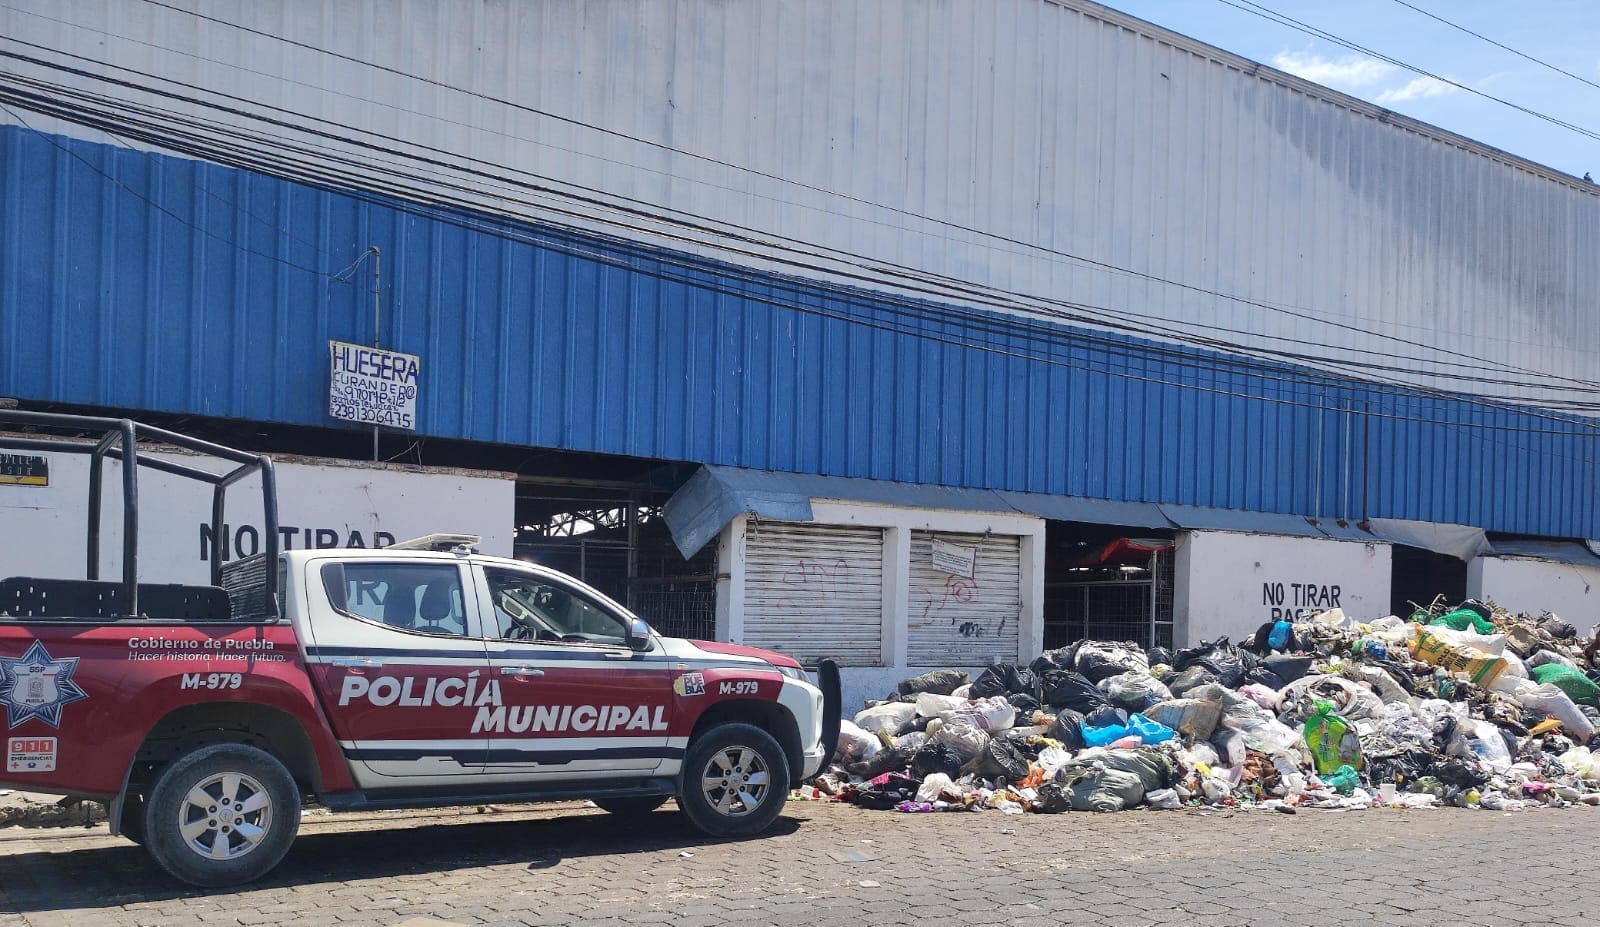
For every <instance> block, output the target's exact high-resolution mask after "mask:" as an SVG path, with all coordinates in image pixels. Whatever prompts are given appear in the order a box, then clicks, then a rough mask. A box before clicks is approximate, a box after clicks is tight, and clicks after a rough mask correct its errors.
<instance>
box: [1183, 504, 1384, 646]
mask: <svg viewBox="0 0 1600 927" xmlns="http://www.w3.org/2000/svg"><path fill="white" fill-rule="evenodd" d="M1389 554H1390V549H1389V545H1387V544H1378V543H1366V542H1361V541H1334V540H1326V539H1319V538H1294V537H1282V536H1278V535H1262V534H1235V533H1232V532H1224V531H1180V532H1179V533H1178V538H1177V564H1176V566H1177V575H1176V584H1177V588H1176V589H1175V590H1174V593H1175V595H1174V620H1175V626H1174V628H1173V636H1174V639H1175V641H1176V642H1177V643H1178V645H1179V646H1181V647H1187V646H1192V645H1194V644H1197V643H1199V642H1200V641H1203V640H1212V639H1215V638H1217V637H1221V636H1223V635H1226V636H1227V637H1229V638H1231V639H1232V640H1233V641H1235V642H1237V641H1239V640H1240V639H1241V638H1243V637H1245V636H1246V635H1248V634H1250V633H1252V632H1254V631H1255V629H1256V628H1258V627H1260V626H1261V624H1262V623H1263V622H1265V621H1268V620H1271V619H1273V618H1276V617H1279V616H1282V615H1285V614H1287V615H1288V616H1289V617H1291V618H1309V617H1311V615H1313V614H1316V613H1317V612H1321V611H1326V610H1327V609H1328V608H1332V607H1339V608H1342V609H1344V611H1345V614H1347V615H1350V616H1351V617H1353V618H1357V619H1368V618H1381V617H1383V616H1384V615H1387V614H1388V613H1389V586H1390V580H1391V573H1390V557H1389Z"/></svg>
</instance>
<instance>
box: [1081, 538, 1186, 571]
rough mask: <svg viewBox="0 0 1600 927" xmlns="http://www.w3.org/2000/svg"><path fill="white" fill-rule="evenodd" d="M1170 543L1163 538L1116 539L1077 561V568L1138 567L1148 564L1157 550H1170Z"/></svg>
mask: <svg viewBox="0 0 1600 927" xmlns="http://www.w3.org/2000/svg"><path fill="white" fill-rule="evenodd" d="M1171 548H1172V542H1171V541H1168V540H1165V539H1163V538H1117V539H1116V540H1115V541H1112V542H1111V543H1109V544H1107V545H1106V546H1104V547H1102V548H1100V549H1099V550H1098V551H1095V552H1094V553H1092V554H1089V555H1088V556H1086V557H1084V558H1083V559H1082V560H1079V561H1078V566H1097V565H1105V566H1111V565H1129V566H1132V565H1139V566H1143V565H1144V564H1146V563H1149V562H1150V555H1151V554H1153V553H1155V552H1156V551H1158V550H1170V549H1171Z"/></svg>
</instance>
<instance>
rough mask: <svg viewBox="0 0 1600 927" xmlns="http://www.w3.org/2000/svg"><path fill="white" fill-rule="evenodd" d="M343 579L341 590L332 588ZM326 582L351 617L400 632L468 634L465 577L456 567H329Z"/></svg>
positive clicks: (338, 605)
mask: <svg viewBox="0 0 1600 927" xmlns="http://www.w3.org/2000/svg"><path fill="white" fill-rule="evenodd" d="M341 573H342V578H343V583H342V589H340V588H334V584H336V583H338V582H339V577H340V574H341ZM322 576H323V584H324V585H325V586H327V587H329V588H328V598H329V600H330V601H332V602H333V605H334V608H336V609H338V610H339V611H341V612H344V613H345V614H347V615H353V616H355V617H357V618H365V619H366V620H368V621H375V622H377V623H379V624H386V625H388V626H389V627H392V628H398V629H400V630H402V631H423V632H426V633H429V634H465V633H466V632H467V618H466V607H465V603H464V600H463V599H462V589H461V571H460V569H458V568H457V567H455V566H454V565H452V564H444V563H441V564H431V563H428V564H421V563H338V564H333V563H330V564H328V565H326V566H324V567H323V572H322ZM340 593H342V601H341V595H340Z"/></svg>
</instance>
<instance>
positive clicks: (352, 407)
mask: <svg viewBox="0 0 1600 927" xmlns="http://www.w3.org/2000/svg"><path fill="white" fill-rule="evenodd" d="M328 411H329V413H330V414H331V415H332V416H333V417H334V418H341V419H344V420H345V421H347V422H360V423H361V424H363V425H385V426H387V427H389V428H415V427H416V416H415V415H414V414H412V413H410V412H407V411H405V410H403V409H374V408H371V407H369V406H358V405H356V404H355V403H353V402H339V401H337V400H335V401H334V402H333V403H331V404H330V405H329V407H328Z"/></svg>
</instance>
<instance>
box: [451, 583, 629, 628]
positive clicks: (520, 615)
mask: <svg viewBox="0 0 1600 927" xmlns="http://www.w3.org/2000/svg"><path fill="white" fill-rule="evenodd" d="M483 573H484V578H485V579H487V580H488V583H489V596H490V601H492V602H493V603H494V615H495V620H496V622H497V623H498V634H499V636H500V638H502V639H504V640H530V641H566V642H568V643H583V644H622V643H623V642H624V640H625V637H624V632H625V628H624V627H623V625H622V622H621V621H620V620H619V619H618V618H617V617H616V616H615V615H613V614H611V613H610V612H609V611H606V610H605V609H604V608H602V607H600V605H599V604H598V603H596V602H591V601H589V599H588V598H587V597H585V596H584V595H583V594H582V593H580V592H578V591H577V590H574V589H569V588H567V587H566V586H560V585H557V584H555V583H552V582H550V581H548V580H546V579H544V578H542V577H540V576H536V575H533V574H530V573H519V572H517V571H515V570H502V569H496V568H494V567H487V568H485V569H484V571H483Z"/></svg>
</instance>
